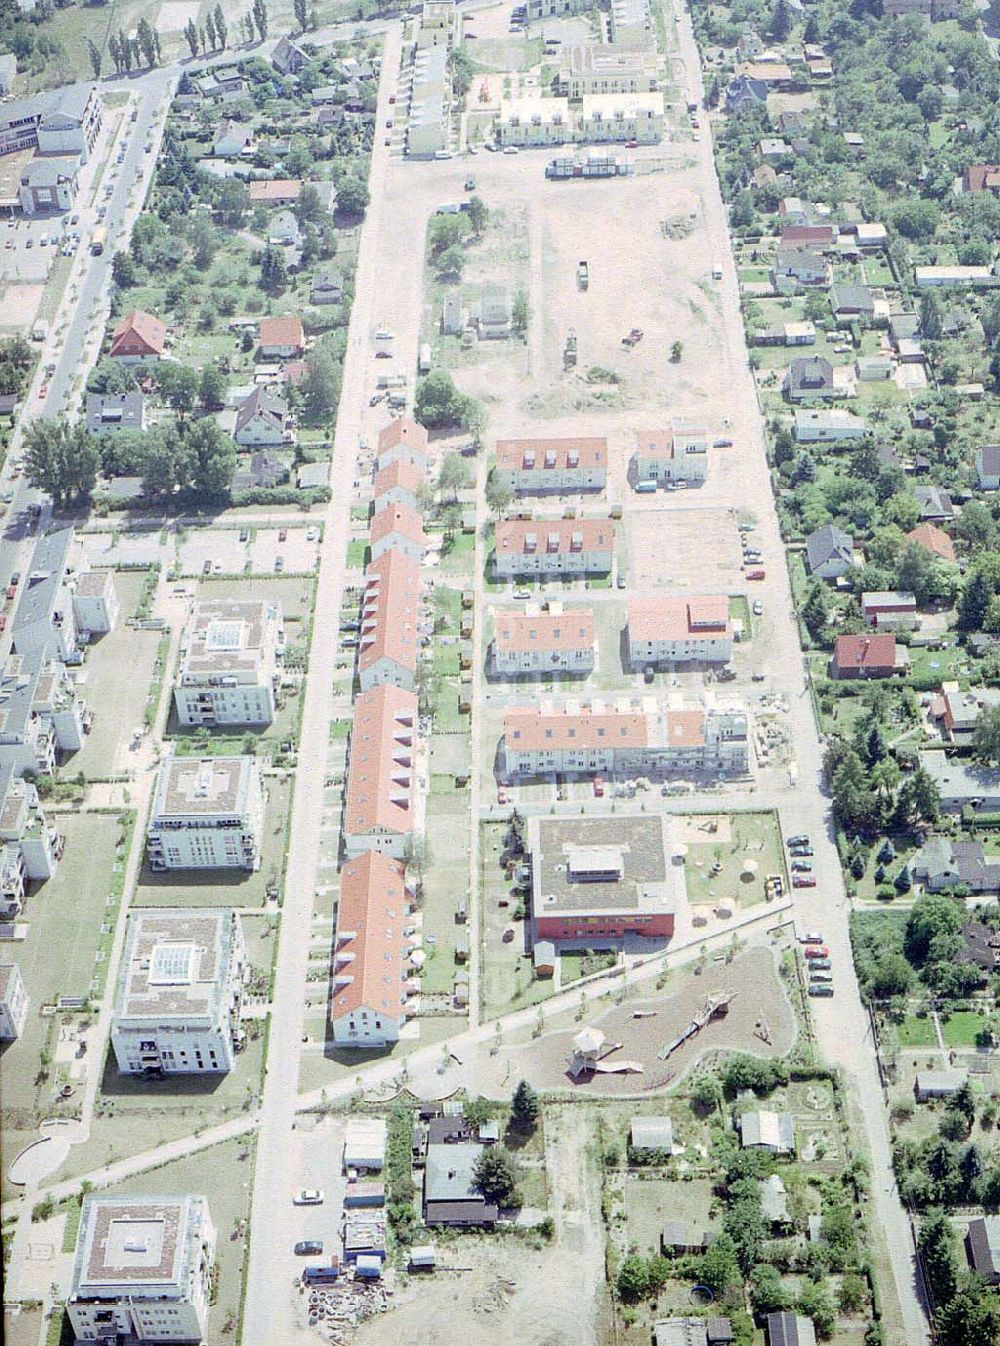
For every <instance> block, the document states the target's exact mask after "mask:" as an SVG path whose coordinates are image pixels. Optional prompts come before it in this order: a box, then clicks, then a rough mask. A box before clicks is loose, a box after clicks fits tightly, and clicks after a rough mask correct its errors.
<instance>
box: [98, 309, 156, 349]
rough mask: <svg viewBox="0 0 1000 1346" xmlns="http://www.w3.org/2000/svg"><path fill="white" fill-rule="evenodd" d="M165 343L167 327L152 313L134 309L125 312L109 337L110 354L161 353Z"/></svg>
mask: <svg viewBox="0 0 1000 1346" xmlns="http://www.w3.org/2000/svg"><path fill="white" fill-rule="evenodd" d="M166 345H167V328H166V324H165V323H162V322H161V321H160V319H159V318H155V317H154V316H153V315H152V313H143V312H142V310H141V309H135V310H134V311H133V312H132V313H126V314H125V317H124V318H122V320H121V322H120V323H119V324H118V326H117V327H116V328H115V334H114V336H113V337H112V338H111V354H112V355H162V354H163V352H164V350H165V349H166Z"/></svg>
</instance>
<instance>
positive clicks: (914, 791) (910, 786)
mask: <svg viewBox="0 0 1000 1346" xmlns="http://www.w3.org/2000/svg"><path fill="white" fill-rule="evenodd" d="M896 814H897V818H898V819H899V821H900V822H901V823H902V824H903V825H904V826H908V825H909V824H911V823H913V822H926V823H934V822H937V820H938V818H939V817H940V814H941V791H940V790H939V789H938V787H937V783H936V781H935V780H934V778H933V776H931V774H930V772H929V771H927V770H926V769H925V768H924V767H922V766H918V767H917V769H916V771H914V772H913V774H912V775H911V776H908V777H907V779H906V780H905V781H904V782H903V787H902V789H901V790H900V792H899V798H898V799H897V801H896ZM890 858H891V857H890Z"/></svg>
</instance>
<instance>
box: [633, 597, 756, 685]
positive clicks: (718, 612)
mask: <svg viewBox="0 0 1000 1346" xmlns="http://www.w3.org/2000/svg"><path fill="white" fill-rule="evenodd" d="M625 640H626V645H627V648H628V662H629V664H630V665H631V666H632V668H634V669H641V668H650V667H653V668H655V667H657V666H659V665H660V664H691V663H722V664H724V663H728V661H729V660H730V659H731V658H732V653H733V624H732V622H731V621H730V619H729V599H728V598H727V597H726V595H725V594H709V595H704V596H701V597H695V598H680V597H670V598H630V599H629V604H628V618H627V621H626V626H625Z"/></svg>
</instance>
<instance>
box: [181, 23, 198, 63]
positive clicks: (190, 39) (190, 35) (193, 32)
mask: <svg viewBox="0 0 1000 1346" xmlns="http://www.w3.org/2000/svg"><path fill="white" fill-rule="evenodd" d="M184 36H185V38H186V39H187V44H188V49H189V51H190V52H191V55H192V57H194V56H197V55H198V29H197V27H196V26H195V22H194V19H188V21H187V23H186V24H185V25H184Z"/></svg>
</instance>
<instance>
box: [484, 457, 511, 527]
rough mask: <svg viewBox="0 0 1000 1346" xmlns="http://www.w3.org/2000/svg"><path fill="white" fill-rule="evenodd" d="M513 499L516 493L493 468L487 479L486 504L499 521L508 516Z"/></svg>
mask: <svg viewBox="0 0 1000 1346" xmlns="http://www.w3.org/2000/svg"><path fill="white" fill-rule="evenodd" d="M513 499H514V492H513V491H512V490H511V488H510V486H509V485H508V484H507V481H506V480H505V478H503V477H501V476H499V475H498V473H497V470H496V468H491V469H490V475H489V476H488V477H487V478H486V503H487V505H489V507H490V509H491V510H492V511H493V513H494V514H495V515H496V517H497V518H498V519H499V518H501V516H502V515H504V514H506V512H507V510H508V509H509V507H510V502H511V501H512V500H513Z"/></svg>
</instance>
